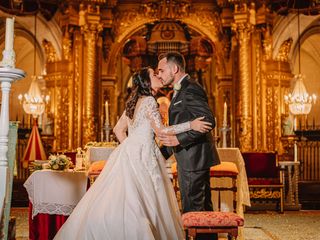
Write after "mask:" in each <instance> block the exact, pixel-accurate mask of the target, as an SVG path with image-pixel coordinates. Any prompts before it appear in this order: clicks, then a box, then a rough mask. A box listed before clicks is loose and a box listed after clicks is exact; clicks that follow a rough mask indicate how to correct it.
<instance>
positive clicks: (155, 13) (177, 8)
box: [142, 0, 191, 19]
mask: <svg viewBox="0 0 320 240" xmlns="http://www.w3.org/2000/svg"><path fill="white" fill-rule="evenodd" d="M190 7H191V1H190V0H189V1H188V0H184V1H181V0H162V1H152V0H151V1H147V2H146V3H144V4H142V9H143V12H144V13H145V16H146V17H151V18H152V17H157V18H159V19H179V18H183V17H186V16H188V14H189V11H190Z"/></svg>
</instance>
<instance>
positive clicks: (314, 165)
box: [297, 140, 320, 181]
mask: <svg viewBox="0 0 320 240" xmlns="http://www.w3.org/2000/svg"><path fill="white" fill-rule="evenodd" d="M297 147H298V161H300V176H299V181H320V141H309V140H306V141H298V142H297Z"/></svg>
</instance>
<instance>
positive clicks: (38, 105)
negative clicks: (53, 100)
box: [18, 76, 50, 118]
mask: <svg viewBox="0 0 320 240" xmlns="http://www.w3.org/2000/svg"><path fill="white" fill-rule="evenodd" d="M39 79H42V77H41V76H32V82H31V85H30V88H29V91H28V93H26V94H24V95H23V96H22V94H20V95H19V96H18V99H19V100H20V103H22V107H23V110H24V111H25V112H26V113H27V114H31V115H32V116H33V118H37V117H38V116H40V115H41V114H42V113H43V112H44V109H45V105H46V103H48V102H49V100H50V97H49V96H48V95H46V96H44V95H41V92H40V88H39V85H38V80H39Z"/></svg>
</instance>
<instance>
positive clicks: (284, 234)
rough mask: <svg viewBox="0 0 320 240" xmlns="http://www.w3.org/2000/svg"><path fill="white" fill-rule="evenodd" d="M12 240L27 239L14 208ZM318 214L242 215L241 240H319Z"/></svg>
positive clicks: (23, 212)
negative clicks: (14, 223) (14, 232)
mask: <svg viewBox="0 0 320 240" xmlns="http://www.w3.org/2000/svg"><path fill="white" fill-rule="evenodd" d="M11 215H12V216H15V217H16V239H17V240H27V239H28V209H27V208H14V209H12V210H11ZM319 229H320V211H299V212H285V213H284V214H279V213H277V212H267V213H247V214H245V228H244V236H245V240H319V239H320V237H319Z"/></svg>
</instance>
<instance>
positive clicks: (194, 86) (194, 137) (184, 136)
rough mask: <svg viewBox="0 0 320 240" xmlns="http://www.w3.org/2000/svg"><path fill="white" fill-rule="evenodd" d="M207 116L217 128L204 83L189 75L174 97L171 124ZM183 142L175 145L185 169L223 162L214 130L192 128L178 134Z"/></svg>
mask: <svg viewBox="0 0 320 240" xmlns="http://www.w3.org/2000/svg"><path fill="white" fill-rule="evenodd" d="M202 116H204V117H205V118H204V120H205V121H207V122H211V124H212V128H214V127H215V120H214V117H213V114H212V111H211V110H210V108H209V105H208V98H207V95H206V93H205V91H204V89H203V88H202V87H201V85H200V84H199V83H198V82H196V81H194V80H193V79H191V78H190V76H189V75H187V76H186V77H185V78H184V79H183V80H182V81H181V88H180V90H179V91H178V92H177V93H176V95H175V96H174V97H173V99H172V100H171V104H170V107H169V125H175V124H179V123H183V122H187V121H192V120H194V119H195V118H197V117H202ZM177 138H178V140H179V142H180V145H179V146H177V147H174V148H173V152H174V155H175V157H176V160H177V163H178V166H179V167H181V168H182V169H183V170H185V171H198V170H204V169H208V168H210V167H211V166H213V165H217V164H219V163H220V160H219V155H218V152H217V149H216V146H215V144H214V141H213V137H212V134H211V132H209V133H200V132H197V131H193V130H191V131H188V132H184V133H180V134H178V135H177Z"/></svg>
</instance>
